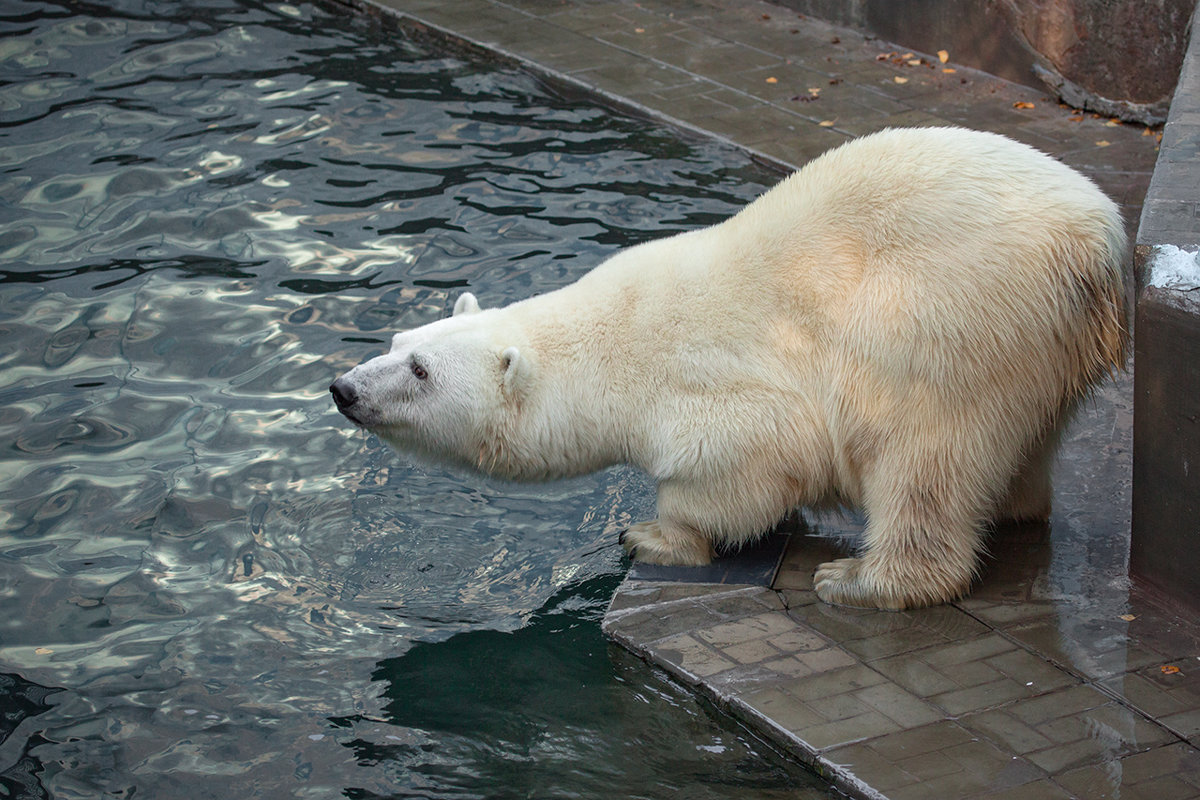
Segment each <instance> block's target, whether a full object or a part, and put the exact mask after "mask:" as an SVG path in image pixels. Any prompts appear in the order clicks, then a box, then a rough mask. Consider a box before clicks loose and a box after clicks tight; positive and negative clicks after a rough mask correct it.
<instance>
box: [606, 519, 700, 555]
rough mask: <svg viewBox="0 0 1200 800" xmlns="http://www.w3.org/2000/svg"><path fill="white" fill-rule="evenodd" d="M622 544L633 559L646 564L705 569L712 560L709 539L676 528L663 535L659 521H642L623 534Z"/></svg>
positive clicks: (621, 537)
mask: <svg viewBox="0 0 1200 800" xmlns="http://www.w3.org/2000/svg"><path fill="white" fill-rule="evenodd" d="M619 541H620V542H621V545H622V546H623V547H624V548H625V552H627V553H629V557H630V558H632V559H634V560H635V561H641V562H643V563H646V564H663V565H667V566H683V567H702V566H704V565H705V564H708V563H710V562H711V561H712V558H713V549H712V545H711V544H710V543H709V541H708V539H706V538H704V537H702V536H700V535H699V534H696V533H690V532H688V531H682V530H677V529H668V530H667V531H665V532H664V530H663V526H662V525H661V524H660V523H659V521H658V520H654V521H652V522H639V523H638V524H637V525H634V526H633V527H631V528H630V529H629V530H627V531H625V532H624V533H622V534H621V536H620V539H619Z"/></svg>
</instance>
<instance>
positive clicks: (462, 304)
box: [452, 292, 479, 317]
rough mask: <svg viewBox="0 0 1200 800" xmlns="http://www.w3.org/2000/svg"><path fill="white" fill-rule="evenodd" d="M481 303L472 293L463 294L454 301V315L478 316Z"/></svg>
mask: <svg viewBox="0 0 1200 800" xmlns="http://www.w3.org/2000/svg"><path fill="white" fill-rule="evenodd" d="M478 313H479V301H478V300H476V299H475V295H473V294H471V293H470V292H463V293H462V294H460V295H459V296H458V299H457V300H455V301H454V314H453V315H452V316H455V317H457V316H458V315H459V314H478Z"/></svg>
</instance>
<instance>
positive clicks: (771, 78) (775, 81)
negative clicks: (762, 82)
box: [767, 75, 779, 83]
mask: <svg viewBox="0 0 1200 800" xmlns="http://www.w3.org/2000/svg"><path fill="white" fill-rule="evenodd" d="M767 83H779V78H776V77H775V76H773V75H772V76H771V77H770V78H767Z"/></svg>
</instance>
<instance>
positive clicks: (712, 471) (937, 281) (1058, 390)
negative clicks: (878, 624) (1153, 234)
mask: <svg viewBox="0 0 1200 800" xmlns="http://www.w3.org/2000/svg"><path fill="white" fill-rule="evenodd" d="M1125 247H1126V245H1125V234H1124V229H1123V226H1122V222H1121V219H1120V215H1119V213H1118V211H1117V208H1116V207H1115V206H1114V204H1113V203H1112V202H1111V201H1110V200H1109V199H1108V198H1107V197H1105V196H1104V194H1103V193H1101V192H1100V190H1099V189H1097V188H1096V186H1095V185H1093V184H1092V183H1091V182H1090V181H1089V180H1088V179H1086V178H1085V177H1083V176H1081V175H1079V174H1078V173H1076V172H1074V171H1073V170H1071V169H1070V168H1069V167H1066V166H1064V165H1063V164H1061V163H1059V162H1057V161H1055V160H1054V159H1052V158H1050V157H1048V156H1046V155H1045V154H1043V153H1040V152H1038V151H1036V150H1034V149H1033V148H1030V147H1028V146H1026V145H1023V144H1020V143H1017V142H1015V141H1012V140H1011V139H1007V138H1005V137H1002V136H999V135H996V134H991V133H981V132H975V131H969V130H965V129H958V128H923V129H892V130H887V131H883V132H880V133H876V134H873V135H870V136H866V137H863V138H860V139H857V140H855V141H852V142H849V143H847V144H845V145H843V146H841V147H839V148H837V149H835V150H832V151H830V152H828V153H825V154H824V155H822V156H820V157H819V158H817V159H815V160H813V161H812V162H810V163H809V164H807V165H806V166H805V167H803V168H802V169H801V170H799V171H798V172H796V173H795V174H793V175H791V176H790V177H788V178H787V179H785V180H784V181H782V182H781V183H780V184H778V185H777V186H775V187H774V188H772V189H771V190H769V191H768V192H766V193H765V194H763V195H762V196H761V197H759V198H758V199H757V200H755V201H754V202H753V203H751V204H750V205H748V206H746V207H745V208H744V209H742V210H741V211H740V212H739V213H738V214H736V215H735V216H733V217H732V218H730V219H728V220H726V221H724V222H722V223H720V224H718V225H714V226H712V227H709V228H705V229H701V230H695V231H691V232H687V233H683V234H679V235H675V236H672V237H669V238H665V239H661V240H658V241H653V242H649V243H645V244H641V245H638V246H635V247H631V248H629V249H627V250H624V251H622V252H619V253H617V254H616V255H614V256H612V257H611V258H609V259H608V260H606V261H605V262H604V263H602V264H600V265H599V266H597V267H596V268H595V269H594V270H592V271H591V272H589V273H588V274H586V275H585V276H584V277H583V278H581V279H580V280H579V281H577V282H576V283H574V284H571V285H569V286H566V287H564V288H561V289H558V290H557V291H552V292H549V293H546V294H542V295H539V296H536V297H532V298H529V299H527V300H522V301H520V302H517V303H513V304H511V305H509V306H507V307H505V308H499V309H488V310H482V309H480V307H479V304H478V303H477V301H476V300H475V298H474V297H473V296H471V295H470V294H464V295H462V296H461V297H460V298H459V299H458V301H457V302H456V304H455V307H454V313H453V315H452V316H450V317H447V318H445V319H442V320H439V321H437V322H433V323H431V324H428V325H425V326H423V327H420V328H417V329H415V330H410V331H406V332H403V333H398V334H396V335H395V337H394V338H393V339H392V343H391V350H390V352H388V353H387V354H386V355H382V356H379V357H378V358H374V359H372V360H370V361H367V362H366V363H364V364H362V365H360V366H358V367H355V368H354V369H352V370H350V371H349V372H348V373H346V374H345V375H344V376H342V377H341V378H339V379H338V380H337V381H336V382H335V383H334V384H333V386H332V387H331V391H332V393H333V397H334V400H335V402H336V404H337V407H338V408H339V409H340V410H341V412H342V413H343V414H344V415H345V416H346V417H348V418H349V419H350V420H351V421H352V422H354V423H356V424H357V425H359V426H362V427H365V428H368V429H370V430H372V431H374V432H375V433H377V434H378V435H379V436H381V437H382V438H383V439H385V440H386V441H388V442H389V443H391V444H392V445H394V446H395V447H397V448H399V449H402V450H407V451H413V452H416V453H419V454H425V455H427V456H432V457H435V458H439V459H449V460H451V461H455V462H458V463H460V464H465V465H468V466H470V467H474V468H477V469H479V470H483V471H485V472H487V473H491V474H493V475H497V476H501V477H504V478H510V479H516V480H548V479H553V478H557V477H561V476H568V475H575V474H579V473H586V472H590V471H593V470H597V469H600V468H602V467H605V466H607V465H611V464H615V463H619V462H626V463H632V464H635V465H637V466H639V467H640V468H642V469H643V470H645V471H646V472H647V473H648V474H649V475H650V476H651V477H652V478H653V479H654V480H655V481H656V482H657V490H658V495H657V512H658V518H657V519H655V520H653V521H649V522H642V523H640V524H637V525H634V526H633V527H632V528H630V529H629V530H628V531H627V532H626V533H625V534H624V535H623V536H622V542H623V544H624V546H625V548H626V549H627V550H628V551H629V552H630V553H631V554H632V555H633V557H635V558H636V559H639V560H642V561H647V562H651V563H658V564H685V565H687V564H690V565H699V564H705V563H707V562H708V561H709V560H710V559H711V558H712V557H713V555H714V549H716V548H719V549H722V550H724V549H728V548H730V547H737V546H738V545H740V544H742V543H745V542H747V541H749V540H751V539H753V538H754V537H757V536H759V535H760V534H762V533H764V532H765V531H767V530H768V529H770V528H771V527H772V525H774V524H775V523H776V522H778V521H779V520H780V518H781V517H783V516H784V515H785V514H786V513H787V512H789V511H790V510H792V509H794V508H796V507H801V506H820V507H859V508H861V509H862V510H863V511H864V512H865V515H866V518H867V525H866V530H865V532H864V536H863V542H862V550H861V552H860V553H859V555H858V556H857V557H855V558H844V559H841V560H837V561H833V562H830V563H826V564H823V565H821V566H820V567H819V568H818V569H817V572H816V575H815V576H814V588H815V589H816V593H817V595H818V596H819V597H820V598H821V599H822V600H824V601H827V602H830V603H836V604H844V605H851V606H862V607H877V608H887V609H902V608H910V607H917V606H925V605H931V604H936V603H941V602H945V601H948V600H951V599H953V598H955V597H958V596H960V595H962V594H963V593H964V592H965V591H966V590H967V589H968V588H969V585H970V583H971V581H972V579H973V576H974V574H975V571H976V568H977V561H978V559H979V556H980V551H981V536H982V528H983V527H984V525H985V524H986V523H987V521H988V520H990V519H995V518H1016V519H1044V518H1045V517H1046V516H1047V514H1048V513H1049V509H1050V476H1049V466H1050V462H1051V459H1052V456H1053V450H1054V447H1055V445H1056V443H1057V440H1058V434H1059V431H1060V429H1061V428H1062V426H1063V424H1064V421H1065V420H1066V419H1067V418H1068V416H1069V415H1070V412H1071V410H1072V408H1073V406H1075V405H1076V404H1077V403H1078V401H1079V400H1080V398H1082V397H1083V396H1085V394H1086V393H1087V392H1088V390H1089V389H1090V387H1092V386H1093V385H1094V384H1095V383H1096V382H1097V381H1099V380H1100V379H1101V378H1103V377H1104V376H1106V375H1107V374H1108V373H1109V372H1110V371H1112V370H1115V369H1120V368H1122V366H1123V365H1124V362H1125V356H1126V349H1127V346H1128V335H1127V320H1126V317H1127V309H1126V303H1125V288H1124V287H1125V277H1124V265H1125V263H1126V255H1125V252H1126V251H1125Z"/></svg>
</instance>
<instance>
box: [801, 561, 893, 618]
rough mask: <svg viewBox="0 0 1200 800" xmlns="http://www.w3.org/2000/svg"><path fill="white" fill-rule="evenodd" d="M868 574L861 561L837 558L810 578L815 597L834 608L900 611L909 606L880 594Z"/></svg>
mask: <svg viewBox="0 0 1200 800" xmlns="http://www.w3.org/2000/svg"><path fill="white" fill-rule="evenodd" d="M866 573H868V570H865V569H864V568H863V560H862V559H861V558H839V559H838V560H837V561H827V562H825V563H824V564H821V565H820V566H818V567H817V571H816V573H815V574H814V575H813V589H814V590H815V591H816V593H817V597H819V598H821V599H822V600H824V601H825V602H826V603H829V604H831V605H835V606H854V607H855V608H881V609H885V610H888V611H901V610H903V609H905V608H908V603H906V602H904V600H903V599H902V598H900V597H897V596H895V594H894V593H892V592H887V591H883V590H882V589H883V587H881V586H878V585H876V583H875V582H874V581H871V580H870V579H869V575H868V574H866Z"/></svg>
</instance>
